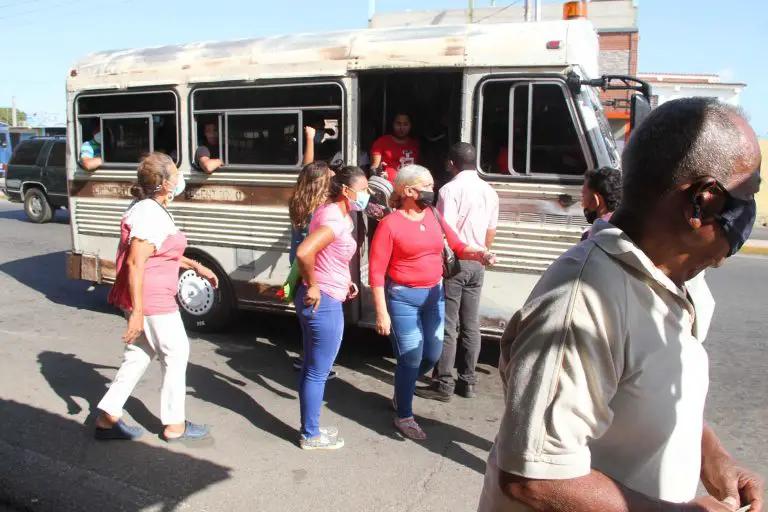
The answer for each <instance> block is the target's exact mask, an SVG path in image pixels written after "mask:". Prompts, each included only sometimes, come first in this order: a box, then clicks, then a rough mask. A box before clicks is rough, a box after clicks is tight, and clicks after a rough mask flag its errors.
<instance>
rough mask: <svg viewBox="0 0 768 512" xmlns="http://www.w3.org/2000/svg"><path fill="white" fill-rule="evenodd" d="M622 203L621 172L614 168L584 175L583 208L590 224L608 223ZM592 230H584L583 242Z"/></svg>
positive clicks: (582, 188) (588, 172) (596, 170)
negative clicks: (598, 221) (599, 220)
mask: <svg viewBox="0 0 768 512" xmlns="http://www.w3.org/2000/svg"><path fill="white" fill-rule="evenodd" d="M620 203H621V171H619V170H618V169H614V168H613V167H601V168H599V169H590V170H588V171H587V172H585V173H584V184H583V185H582V187H581V206H582V208H584V217H585V218H586V219H587V222H589V224H590V225H591V224H594V223H595V221H596V220H597V219H602V220H604V221H606V222H608V221H609V220H610V218H611V215H613V212H615V211H616V210H617V209H618V207H619V204H620ZM591 232H592V228H588V229H586V230H584V233H582V235H581V239H582V240H586V239H587V238H588V237H589V235H590V233H591Z"/></svg>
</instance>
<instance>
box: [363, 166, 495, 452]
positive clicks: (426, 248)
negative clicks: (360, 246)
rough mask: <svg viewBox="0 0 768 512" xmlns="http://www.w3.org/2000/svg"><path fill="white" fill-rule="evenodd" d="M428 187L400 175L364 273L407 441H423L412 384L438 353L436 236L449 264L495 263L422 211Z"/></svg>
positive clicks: (424, 175) (423, 173) (410, 170)
mask: <svg viewBox="0 0 768 512" xmlns="http://www.w3.org/2000/svg"><path fill="white" fill-rule="evenodd" d="M434 187H435V182H434V179H433V178H432V174H431V173H430V172H429V171H428V170H427V169H425V168H424V167H421V166H419V165H409V166H406V167H403V168H402V169H400V172H398V174H397V178H395V193H394V194H393V196H392V198H391V201H392V204H391V205H390V206H392V207H393V208H397V210H396V211H395V212H393V213H391V214H389V215H388V216H386V217H384V220H382V221H381V222H380V223H379V225H378V226H377V228H376V234H374V236H373V243H372V246H371V257H370V261H369V267H368V274H369V276H370V285H371V288H373V299H374V303H375V306H376V331H377V332H378V333H379V334H382V335H384V336H390V338H391V340H392V347H393V349H394V352H395V356H396V357H397V366H396V367H395V397H394V398H393V400H392V404H393V406H394V408H395V409H396V410H397V417H396V418H395V426H396V427H397V429H398V430H399V431H400V432H402V434H403V435H404V436H406V437H408V438H410V439H415V440H422V439H426V438H427V436H426V434H425V433H424V431H423V430H422V429H421V427H420V426H419V424H418V423H416V420H415V419H414V417H413V407H412V405H413V393H414V391H415V390H416V380H417V379H418V378H419V376H421V375H424V374H425V373H426V372H428V371H429V370H431V369H432V368H433V367H434V366H435V364H436V363H437V361H438V360H439V359H440V354H441V352H442V350H443V329H444V321H445V301H444V297H443V260H442V251H443V244H444V242H443V231H444V232H445V239H446V240H447V242H448V245H449V246H450V247H451V249H453V252H454V253H456V256H457V257H459V258H461V259H465V260H476V261H481V262H483V263H484V264H486V265H488V264H493V263H494V262H495V256H494V255H493V254H492V253H490V252H488V251H486V250H485V249H481V248H476V247H470V246H468V245H467V244H465V243H463V242H461V241H460V240H459V237H458V236H457V235H456V233H454V231H453V230H452V229H451V228H450V226H448V225H447V224H446V223H444V222H443V221H442V219H441V218H440V219H439V218H438V217H436V216H435V214H434V210H433V209H432V210H431V211H430V207H431V206H432V203H434V200H435V193H434ZM441 224H442V229H441Z"/></svg>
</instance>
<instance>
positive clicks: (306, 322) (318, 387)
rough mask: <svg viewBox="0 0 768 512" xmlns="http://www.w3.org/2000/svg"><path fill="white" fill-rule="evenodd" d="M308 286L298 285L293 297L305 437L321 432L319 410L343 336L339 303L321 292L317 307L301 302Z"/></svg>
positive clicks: (342, 320) (302, 424) (317, 434)
mask: <svg viewBox="0 0 768 512" xmlns="http://www.w3.org/2000/svg"><path fill="white" fill-rule="evenodd" d="M306 294H307V288H306V287H305V286H304V285H301V286H299V289H298V290H296V296H295V297H294V305H295V306H296V313H297V315H298V317H299V323H301V333H302V337H303V342H304V366H303V368H302V370H301V374H300V377H299V407H300V409H301V434H302V435H303V436H305V437H307V438H312V437H317V436H319V435H320V409H321V408H322V406H323V394H324V393H325V383H326V381H327V380H328V374H329V373H330V371H331V367H333V362H334V361H335V360H336V356H337V355H338V354H339V348H341V338H342V336H343V335H344V311H343V310H342V308H341V302H339V301H338V300H335V299H332V298H331V297H329V296H328V295H326V294H324V293H322V292H321V297H320V306H319V307H318V308H317V311H314V312H313V311H312V308H313V306H305V305H304V297H305V296H306Z"/></svg>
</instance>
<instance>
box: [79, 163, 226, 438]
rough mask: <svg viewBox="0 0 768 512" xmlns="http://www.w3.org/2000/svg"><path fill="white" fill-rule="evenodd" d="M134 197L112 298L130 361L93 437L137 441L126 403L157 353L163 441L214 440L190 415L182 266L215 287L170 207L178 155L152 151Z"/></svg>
mask: <svg viewBox="0 0 768 512" xmlns="http://www.w3.org/2000/svg"><path fill="white" fill-rule="evenodd" d="M137 177H138V183H137V184H136V185H134V187H133V188H132V189H131V193H132V194H133V196H134V197H136V201H134V203H133V204H132V205H131V206H130V207H129V208H128V210H127V211H126V212H125V215H124V216H123V220H122V223H121V225H120V244H119V247H118V252H117V279H116V281H115V285H114V286H113V287H112V290H111V292H110V295H109V302H110V303H111V304H113V305H115V306H117V307H119V308H120V309H122V310H123V311H124V312H125V313H126V316H128V328H127V329H126V331H125V334H124V335H123V341H124V342H125V359H124V361H123V364H122V365H121V366H120V370H118V372H117V376H116V377H115V380H114V381H113V382H112V385H111V386H110V387H109V390H108V391H107V393H106V394H105V395H104V398H102V400H101V402H99V405H98V406H97V407H98V409H99V411H100V413H99V415H98V417H97V418H96V430H95V434H94V435H95V437H96V439H100V440H115V439H121V440H133V439H138V438H139V437H140V436H141V435H142V433H143V430H142V429H141V428H140V427H136V426H131V425H127V424H126V423H125V422H123V420H122V419H120V417H121V416H122V414H123V406H124V405H125V402H126V401H127V400H128V398H129V397H130V396H131V393H132V392H133V388H134V387H135V386H136V384H137V383H138V381H139V379H141V376H142V375H143V374H144V371H145V370H146V369H147V366H149V363H150V361H151V360H152V359H154V357H155V356H157V357H158V358H159V359H160V362H161V363H162V365H163V384H162V389H161V392H160V393H161V395H160V396H161V398H160V420H161V421H162V422H163V425H164V426H165V428H164V429H163V433H162V437H163V439H165V440H166V441H169V442H170V441H179V440H182V441H195V440H201V439H205V438H207V437H209V433H210V427H209V426H208V425H198V424H195V423H191V422H189V421H187V420H186V415H185V412H184V400H185V398H186V394H187V384H186V372H187V361H188V360H189V340H188V339H187V333H186V331H185V330H184V323H183V322H182V320H181V315H180V314H179V308H178V306H177V304H176V286H177V283H178V279H179V269H180V268H184V269H192V270H194V271H195V272H197V273H198V274H199V275H200V276H201V277H204V278H205V279H207V280H209V281H210V282H211V284H213V286H214V287H216V286H218V279H217V278H216V274H214V273H213V271H211V269H209V268H207V267H205V266H203V265H201V264H199V263H197V262H196V261H193V260H191V259H189V258H187V257H185V256H184V250H185V249H186V247H187V239H186V237H185V236H184V233H182V232H181V231H179V229H178V228H177V227H176V224H175V223H174V220H173V217H172V216H171V214H170V213H169V212H168V210H167V209H166V208H167V206H168V203H170V202H171V201H173V198H174V197H176V196H178V195H179V194H181V193H182V192H183V191H184V177H183V176H182V175H181V173H180V172H179V171H178V169H177V168H176V166H175V165H174V163H173V160H171V158H170V157H169V156H168V155H165V154H163V153H151V154H150V155H149V156H147V157H146V158H145V159H144V160H143V161H142V162H141V164H140V165H139V169H138V176H137Z"/></svg>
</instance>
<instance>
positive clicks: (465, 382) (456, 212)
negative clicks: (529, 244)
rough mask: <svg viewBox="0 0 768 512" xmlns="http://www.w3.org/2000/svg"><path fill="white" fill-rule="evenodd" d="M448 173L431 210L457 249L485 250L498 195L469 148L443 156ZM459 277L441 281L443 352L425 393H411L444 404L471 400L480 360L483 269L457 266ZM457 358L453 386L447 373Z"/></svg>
mask: <svg viewBox="0 0 768 512" xmlns="http://www.w3.org/2000/svg"><path fill="white" fill-rule="evenodd" d="M447 167H448V172H450V173H451V174H452V175H453V179H452V180H451V181H450V182H449V183H448V184H446V185H445V186H444V187H443V188H442V189H441V190H440V195H439V199H438V201H437V210H438V211H439V212H440V214H441V215H442V216H443V220H444V221H445V223H446V225H448V226H449V227H450V228H451V229H452V230H454V231H455V232H456V233H457V234H458V236H459V240H461V241H462V242H463V243H465V244H467V245H469V246H473V247H480V248H482V249H484V250H486V251H489V250H490V249H491V245H492V244H493V239H494V237H495V236H496V225H497V224H498V222H499V195H498V194H497V193H496V191H495V190H494V189H493V187H492V186H491V185H489V184H488V183H487V182H486V181H484V180H483V179H482V178H481V177H480V175H479V174H478V171H477V152H476V151H475V148H474V147H473V146H472V145H471V144H467V143H466V142H459V143H457V144H454V145H453V146H451V148H450V151H449V153H448V163H447ZM460 266H461V272H459V273H458V274H457V275H455V276H453V277H449V278H446V279H445V281H444V283H443V286H444V287H445V337H444V338H443V352H442V355H441V356H440V361H439V362H438V363H437V366H436V367H435V371H434V374H433V382H432V385H431V386H430V387H427V388H421V389H417V390H416V396H419V397H422V398H427V399H430V400H438V401H441V402H448V401H450V400H451V397H452V396H453V393H454V391H455V392H456V394H458V395H459V396H462V397H464V398H473V397H474V396H475V385H476V384H477V374H476V373H475V366H477V361H478V359H479V358H480V346H481V337H480V296H481V293H482V291H483V279H484V277H485V267H484V266H483V265H482V264H481V263H479V262H477V261H460ZM457 355H458V380H454V378H453V368H454V366H455V364H456V362H457V361H456V357H457Z"/></svg>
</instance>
